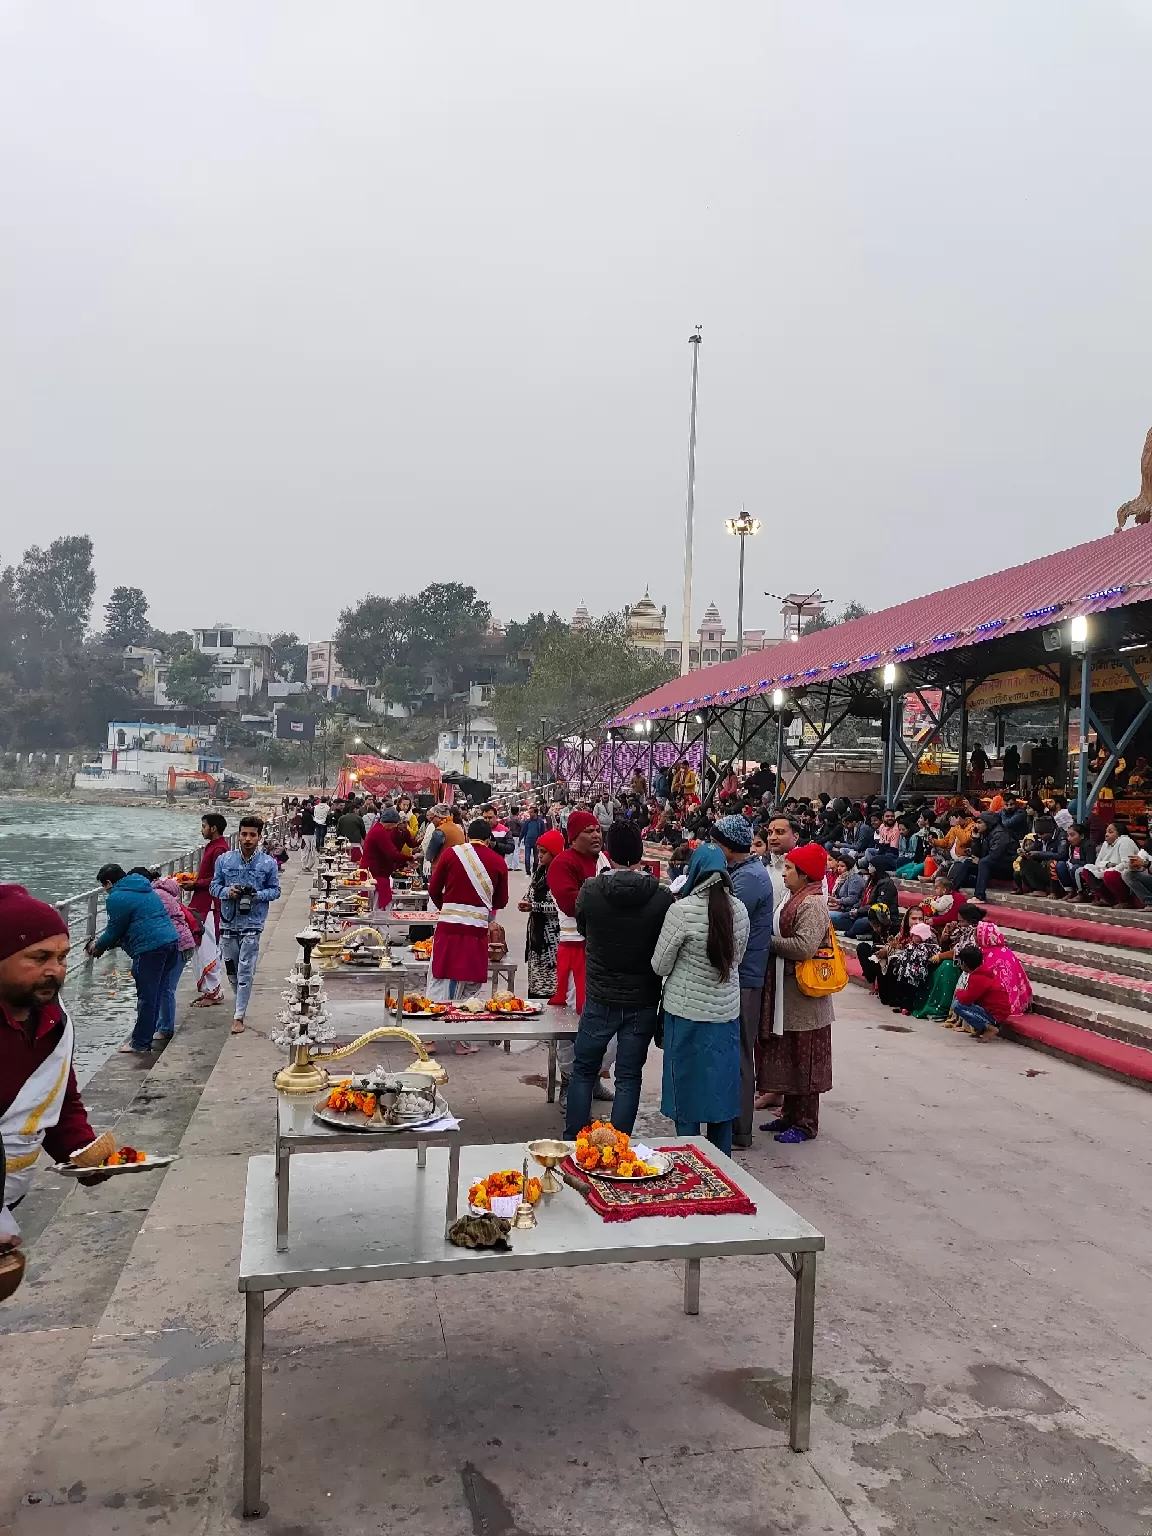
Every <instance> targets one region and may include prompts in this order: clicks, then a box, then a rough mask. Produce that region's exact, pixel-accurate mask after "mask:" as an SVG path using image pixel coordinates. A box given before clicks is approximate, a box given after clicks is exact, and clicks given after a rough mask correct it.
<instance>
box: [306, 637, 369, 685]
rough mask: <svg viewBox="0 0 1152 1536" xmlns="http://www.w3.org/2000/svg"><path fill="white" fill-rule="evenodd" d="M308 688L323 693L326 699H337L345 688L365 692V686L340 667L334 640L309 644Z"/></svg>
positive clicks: (311, 641)
mask: <svg viewBox="0 0 1152 1536" xmlns="http://www.w3.org/2000/svg"><path fill="white" fill-rule="evenodd" d="M307 677H308V686H309V688H315V689H316V690H317V692H319V693H323V694H324V696H325V698H328V699H337V698H339V697H340V694H341V692H342V691H343V690H344V689H345V688H354V689H356V690H357V691H358V692H363V691H364V684H363V683H358V682H357V681H356V679H355V678H354V677H350V676H349V674H348V673H347V672H345V670H344V668H343V667H342V666H341V665H340V662H339V659H338V657H337V655H336V642H335V641H334V640H310V641H309V642H308V673H307Z"/></svg>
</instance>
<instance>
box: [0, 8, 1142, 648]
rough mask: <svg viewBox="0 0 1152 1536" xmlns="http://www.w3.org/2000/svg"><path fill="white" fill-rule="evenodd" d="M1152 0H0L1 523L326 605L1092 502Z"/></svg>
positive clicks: (267, 594)
mask: <svg viewBox="0 0 1152 1536" xmlns="http://www.w3.org/2000/svg"><path fill="white" fill-rule="evenodd" d="M1150 81H1152V0H1083V3H1075V0H1010V3H1007V4H1005V3H1004V0H969V3H967V4H964V5H943V4H925V3H924V0H869V3H867V4H864V3H862V0H821V3H820V4H819V5H808V4H802V3H799V0H789V3H780V0H749V3H736V0H731V3H725V0H712V3H710V4H708V5H706V6H705V5H700V4H699V3H698V0H697V3H693V4H688V3H682V0H658V3H657V0H636V3H626V4H621V3H620V0H612V3H600V0H585V3H584V4H583V5H581V6H579V7H558V6H542V5H539V4H538V3H535V4H529V3H522V0H500V3H499V4H488V5H477V4H475V0H470V3H458V0H438V3H437V4H435V5H428V4H426V3H420V4H410V3H406V0H389V3H388V4H384V5H382V4H380V3H379V0H327V3H326V4H324V5H317V4H315V3H314V0H308V3H304V0H245V3H243V4H240V5H238V4H236V3H235V0H165V3H164V4H163V5H157V4H155V0H100V3H99V4H93V3H91V0H57V3H55V4H53V5H50V6H45V5H43V4H37V3H35V0H0V562H9V561H13V560H15V559H17V558H18V556H19V553H20V551H21V549H22V548H24V547H25V546H26V545H27V544H30V543H39V544H42V545H43V544H46V543H48V542H49V541H50V540H51V539H53V538H55V537H58V536H59V535H61V534H73V533H88V534H90V535H91V537H92V539H93V541H94V543H95V550H96V566H97V573H98V583H99V584H98V590H97V604H102V603H103V601H104V600H105V599H106V597H107V595H108V593H109V591H110V590H111V588H112V587H113V586H114V585H117V584H127V585H136V586H140V587H142V588H143V589H144V591H145V592H146V593H147V595H148V597H149V600H150V602H151V605H152V617H153V622H154V623H156V624H157V625H158V626H159V627H161V628H164V629H173V628H177V627H182V628H191V627H194V626H198V625H205V624H211V623H214V622H220V621H224V622H228V623H231V624H234V625H236V626H240V627H245V628H254V629H268V630H280V629H294V630H296V631H297V632H298V633H299V634H300V635H301V636H303V637H311V638H313V639H319V638H326V637H327V636H328V635H330V633H331V631H332V628H333V626H334V625H335V623H336V620H337V616H338V614H339V611H340V609H341V608H342V607H344V606H346V605H347V604H349V603H351V602H355V601H356V600H357V599H358V598H359V597H361V596H363V595H364V594H365V593H367V592H369V591H372V592H377V593H399V592H402V591H407V592H411V591H416V590H418V589H419V588H420V587H422V586H424V585H426V584H427V583H428V582H429V581H433V580H439V581H448V580H460V581H466V582H471V583H472V584H473V585H475V586H476V588H477V589H478V590H479V591H480V592H481V594H482V595H483V596H485V597H486V598H488V599H489V601H490V602H491V604H492V608H493V611H494V613H495V614H496V615H497V616H498V617H499V618H503V619H507V618H511V617H522V616H524V615H525V614H526V613H527V612H529V611H530V610H535V609H541V608H542V609H544V610H545V611H549V610H551V609H556V610H558V611H559V612H560V613H561V614H562V615H564V616H568V615H569V614H571V612H572V611H573V609H574V608H575V607H576V605H577V603H578V602H580V601H581V599H583V600H584V601H586V602H587V604H588V606H589V608H590V609H591V610H592V611H593V612H604V611H606V610H609V609H616V608H620V607H622V606H623V605H624V604H626V603H629V602H634V601H635V600H636V599H637V598H638V597H639V596H640V595H641V594H642V593H643V591H644V589H645V586H647V587H648V588H649V589H650V591H651V594H652V597H653V598H654V599H655V601H656V602H657V603H666V604H667V606H668V610H669V631H670V633H672V634H678V633H679V622H680V621H679V614H680V608H681V580H682V568H683V555H684V510H685V485H686V466H687V452H688V415H689V410H688V407H689V380H690V367H691V358H690V347H689V345H688V337H689V335H690V334H691V332H692V330H693V328H694V327H695V326H696V325H700V326H702V335H703V343H702V345H701V348H700V401H699V424H698V435H699V441H698V450H697V483H696V536H695V579H694V588H693V593H694V596H693V617H694V621H695V622H697V623H698V622H699V619H700V617H701V615H702V614H703V611H704V608H705V606H706V605H707V603H708V602H709V601H710V600H715V601H716V602H717V604H718V605H719V607H720V609H721V612H722V613H723V614H724V616H725V618H726V619H727V620H728V623H729V628H730V630H731V629H732V628H734V620H735V608H736V573H737V549H736V541H735V540H734V539H732V538H730V537H728V536H727V535H726V534H725V532H724V526H723V525H724V519H725V518H729V517H732V516H735V515H736V514H737V513H738V512H739V510H740V508H741V506H743V507H744V508H745V509H746V511H747V512H748V514H749V515H751V516H754V517H756V518H759V519H760V521H761V522H762V525H763V527H762V530H761V532H760V533H759V535H758V536H757V537H756V538H755V539H754V540H753V541H751V542H750V544H749V547H748V553H747V588H746V591H747V597H746V615H745V624H746V625H747V626H748V627H759V626H763V625H768V626H771V625H772V624H773V622H777V623H778V619H777V617H776V609H777V608H778V605H777V604H775V603H774V602H773V601H772V600H771V599H769V598H767V597H765V596H764V595H763V593H764V591H765V589H768V590H771V591H776V592H785V591H788V590H798V591H809V590H811V589H813V588H815V587H817V586H819V587H820V588H821V589H822V590H823V592H824V593H825V594H826V595H827V596H829V597H830V598H832V599H833V601H834V602H843V601H846V600H848V599H850V598H855V599H857V600H859V601H861V602H863V603H865V604H866V605H867V606H868V607H870V608H879V607H884V606H887V605H888V604H890V603H894V602H898V601H901V600H903V599H905V598H908V597H911V596H915V595H919V594H920V593H923V592H927V591H932V590H935V589H936V588H938V587H942V586H946V585H951V584H952V583H954V582H958V581H961V580H965V579H967V578H969V577H972V576H977V575H980V574H983V573H984V572H986V571H989V570H995V569H999V568H1002V567H1004V566H1007V565H1012V564H1015V563H1018V562H1020V561H1023V560H1026V559H1029V558H1032V557H1034V556H1036V555H1037V554H1041V553H1043V552H1045V551H1047V550H1056V549H1061V548H1064V547H1066V546H1068V545H1070V544H1075V543H1079V542H1082V541H1084V540H1086V539H1089V538H1093V537H1096V536H1098V535H1100V534H1103V533H1106V532H1107V531H1108V530H1109V528H1110V527H1111V526H1112V525H1113V517H1114V512H1115V508H1116V507H1117V505H1118V504H1119V503H1120V502H1122V501H1125V500H1127V499H1128V498H1129V497H1131V496H1133V495H1135V494H1136V491H1137V489H1138V484H1139V477H1138V465H1139V458H1140V449H1141V446H1142V443H1143V440H1144V435H1145V433H1146V431H1147V430H1148V428H1149V427H1150V426H1152V368H1150V367H1149V335H1150V334H1152V324H1150V322H1152V315H1150V308H1152V286H1150V284H1149V273H1152V201H1150V200H1149V197H1148V193H1147V158H1148V149H1149V145H1152V90H1150V89H1149V82H1150Z"/></svg>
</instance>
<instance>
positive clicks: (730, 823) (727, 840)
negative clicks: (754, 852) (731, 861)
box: [712, 816, 752, 853]
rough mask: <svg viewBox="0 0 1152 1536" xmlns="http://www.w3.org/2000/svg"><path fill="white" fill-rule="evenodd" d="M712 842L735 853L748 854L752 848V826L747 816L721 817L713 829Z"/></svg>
mask: <svg viewBox="0 0 1152 1536" xmlns="http://www.w3.org/2000/svg"><path fill="white" fill-rule="evenodd" d="M712 840H713V841H714V842H717V843H723V844H724V846H725V848H731V849H732V850H733V852H735V853H746V852H747V851H748V849H749V848H751V846H752V824H751V822H750V821H749V820H748V818H747V817H746V816H721V818H720V820H719V821H718V822H717V823H716V825H715V826H714V827H713V828H712Z"/></svg>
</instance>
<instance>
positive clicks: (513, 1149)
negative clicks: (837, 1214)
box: [239, 1137, 824, 1291]
mask: <svg viewBox="0 0 1152 1536" xmlns="http://www.w3.org/2000/svg"><path fill="white" fill-rule="evenodd" d="M661 1144H662V1145H663V1144H665V1143H663V1140H662V1143H661ZM673 1144H678V1145H696V1146H699V1147H700V1148H701V1150H702V1151H704V1152H705V1154H706V1155H707V1156H708V1157H709V1158H710V1159H711V1161H712V1162H714V1163H715V1164H716V1166H717V1167H718V1168H721V1169H723V1171H724V1172H725V1173H726V1174H728V1175H730V1176H731V1177H732V1178H733V1179H734V1180H735V1182H736V1183H737V1184H738V1185H739V1187H740V1188H741V1189H742V1190H743V1191H744V1192H745V1194H747V1195H748V1196H749V1197H750V1199H752V1200H753V1201H754V1202H755V1205H756V1215H755V1216H643V1217H639V1218H637V1219H636V1220H634V1221H621V1222H606V1221H602V1220H601V1218H600V1217H599V1216H597V1215H596V1213H595V1212H594V1211H593V1210H591V1208H590V1207H589V1206H587V1205H586V1204H585V1202H584V1200H583V1198H582V1197H581V1196H580V1195H579V1194H578V1193H577V1191H576V1190H574V1189H569V1188H568V1187H567V1185H565V1186H564V1187H563V1189H562V1190H561V1191H560V1193H559V1194H557V1195H550V1196H545V1197H543V1198H542V1199H541V1201H540V1203H539V1204H538V1205H537V1207H536V1211H537V1216H538V1218H539V1224H538V1225H537V1226H536V1227H535V1228H534V1229H533V1230H532V1231H529V1232H516V1231H513V1232H512V1233H510V1234H509V1236H510V1240H511V1243H512V1250H511V1252H510V1253H496V1252H492V1251H491V1250H485V1249H471V1248H454V1247H453V1246H452V1244H451V1243H449V1242H448V1240H447V1238H446V1237H445V1236H444V1202H445V1199H446V1196H447V1189H448V1151H447V1149H446V1148H439V1147H432V1148H430V1149H429V1151H428V1166H427V1168H426V1169H425V1170H424V1171H423V1172H419V1171H418V1170H417V1168H416V1157H415V1149H414V1148H413V1149H411V1150H409V1151H396V1152H380V1153H378V1154H377V1155H376V1156H374V1157H363V1156H359V1155H358V1154H356V1153H355V1152H350V1153H345V1152H332V1153H330V1154H328V1155H327V1156H325V1157H308V1158H303V1159H301V1161H300V1163H299V1165H298V1166H297V1167H296V1168H294V1170H293V1174H292V1233H293V1236H292V1247H291V1249H290V1250H289V1251H288V1252H286V1253H277V1252H276V1183H275V1177H274V1167H273V1159H272V1158H271V1157H270V1156H261V1157H251V1158H249V1159H248V1188H247V1192H246V1195H245V1200H244V1236H243V1241H242V1245H241V1250H240V1281H239V1289H240V1290H242V1291H267V1290H279V1289H280V1288H281V1287H282V1286H306V1285H347V1284H357V1283H360V1282H362V1281H367V1280H399V1279H412V1278H420V1277H432V1276H436V1275H451V1274H461V1273H465V1272H468V1271H479V1272H486V1271H493V1270H500V1269H555V1268H561V1267H567V1266H572V1265H578V1264H630V1263H635V1262H637V1261H644V1260H656V1259H688V1258H712V1257H718V1256H720V1255H724V1254H759V1253H798V1252H805V1251H807V1252H813V1251H817V1250H820V1249H822V1248H823V1247H824V1238H823V1237H822V1236H821V1234H820V1233H819V1232H817V1230H816V1228H815V1227H812V1226H810V1225H809V1224H808V1222H806V1221H805V1220H804V1219H803V1218H802V1217H800V1216H798V1215H797V1214H796V1212H795V1211H793V1210H792V1209H791V1208H790V1207H789V1206H787V1205H785V1204H784V1202H783V1201H782V1200H780V1199H778V1198H777V1197H776V1196H775V1195H774V1194H772V1192H771V1191H770V1190H768V1189H765V1188H764V1186H763V1185H762V1184H758V1183H757V1182H756V1180H755V1179H754V1178H752V1176H751V1175H750V1174H748V1173H746V1172H745V1170H744V1169H743V1168H741V1167H739V1166H738V1165H737V1164H736V1163H734V1162H732V1160H731V1159H730V1158H727V1157H724V1156H723V1154H722V1153H719V1152H717V1151H716V1149H715V1147H712V1146H710V1145H709V1144H708V1143H707V1142H705V1141H703V1140H701V1139H699V1138H694V1137H673V1138H670V1140H669V1141H668V1142H667V1145H673ZM526 1155H527V1153H526V1150H525V1147H524V1146H523V1144H522V1143H519V1142H516V1143H513V1144H511V1145H505V1146H491V1145H475V1146H467V1147H463V1148H461V1153H460V1203H461V1208H462V1209H463V1207H464V1205H465V1202H466V1198H467V1190H468V1186H469V1185H470V1184H472V1183H474V1182H475V1181H476V1180H477V1179H479V1178H482V1177H483V1176H484V1175H485V1174H487V1173H492V1172H494V1171H495V1170H496V1169H498V1168H519V1167H520V1166H521V1165H522V1163H523V1160H524V1158H525V1156H526ZM533 1166H534V1165H533Z"/></svg>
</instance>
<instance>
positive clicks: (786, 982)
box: [760, 843, 835, 1143]
mask: <svg viewBox="0 0 1152 1536" xmlns="http://www.w3.org/2000/svg"><path fill="white" fill-rule="evenodd" d="M827 867H828V855H827V854H826V853H825V852H824V849H823V848H821V846H820V845H819V843H805V844H804V846H803V847H802V848H793V850H792V852H791V853H789V854H786V855H785V857H784V884H785V885H786V886H787V888H788V900H787V901H786V902H785V903H784V905H783V906H782V907H780V908H778V909H777V913H776V914H774V915H773V922H772V947H771V949H770V951H769V962H768V974H767V976H766V978H765V981H766V985H765V987H764V1008H763V1012H762V1013H761V1015H760V1040H761V1044H762V1046H763V1051H764V1055H763V1060H762V1076H763V1080H764V1087H765V1089H766V1090H767V1091H768V1092H770V1093H782V1094H783V1095H784V1103H783V1105H782V1107H781V1110H780V1114H779V1116H778V1117H777V1118H776V1119H775V1120H769V1121H768V1122H767V1123H766V1124H764V1125H762V1126H761V1127H760V1129H761V1130H762V1131H771V1132H772V1133H773V1134H774V1135H775V1137H776V1140H777V1141H783V1142H789V1143H791V1142H801V1141H811V1140H813V1138H814V1137H815V1136H816V1134H817V1132H818V1131H819V1128H820V1095H821V1094H822V1093H827V1092H828V1090H829V1089H830V1088H831V1087H832V1021H833V1019H834V1017H835V1013H834V1011H833V1008H832V999H831V997H809V996H807V994H806V993H804V992H801V990H800V988H799V986H798V985H797V982H796V962H797V961H798V960H810V959H811V958H812V956H813V955H814V954H815V953H816V951H817V950H818V949H819V948H820V947H821V945H822V944H823V943H824V942H825V941H826V939H827V936H828V932H829V927H830V925H829V920H828V903H827V902H826V901H825V899H824V874H825V871H826V869H827Z"/></svg>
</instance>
